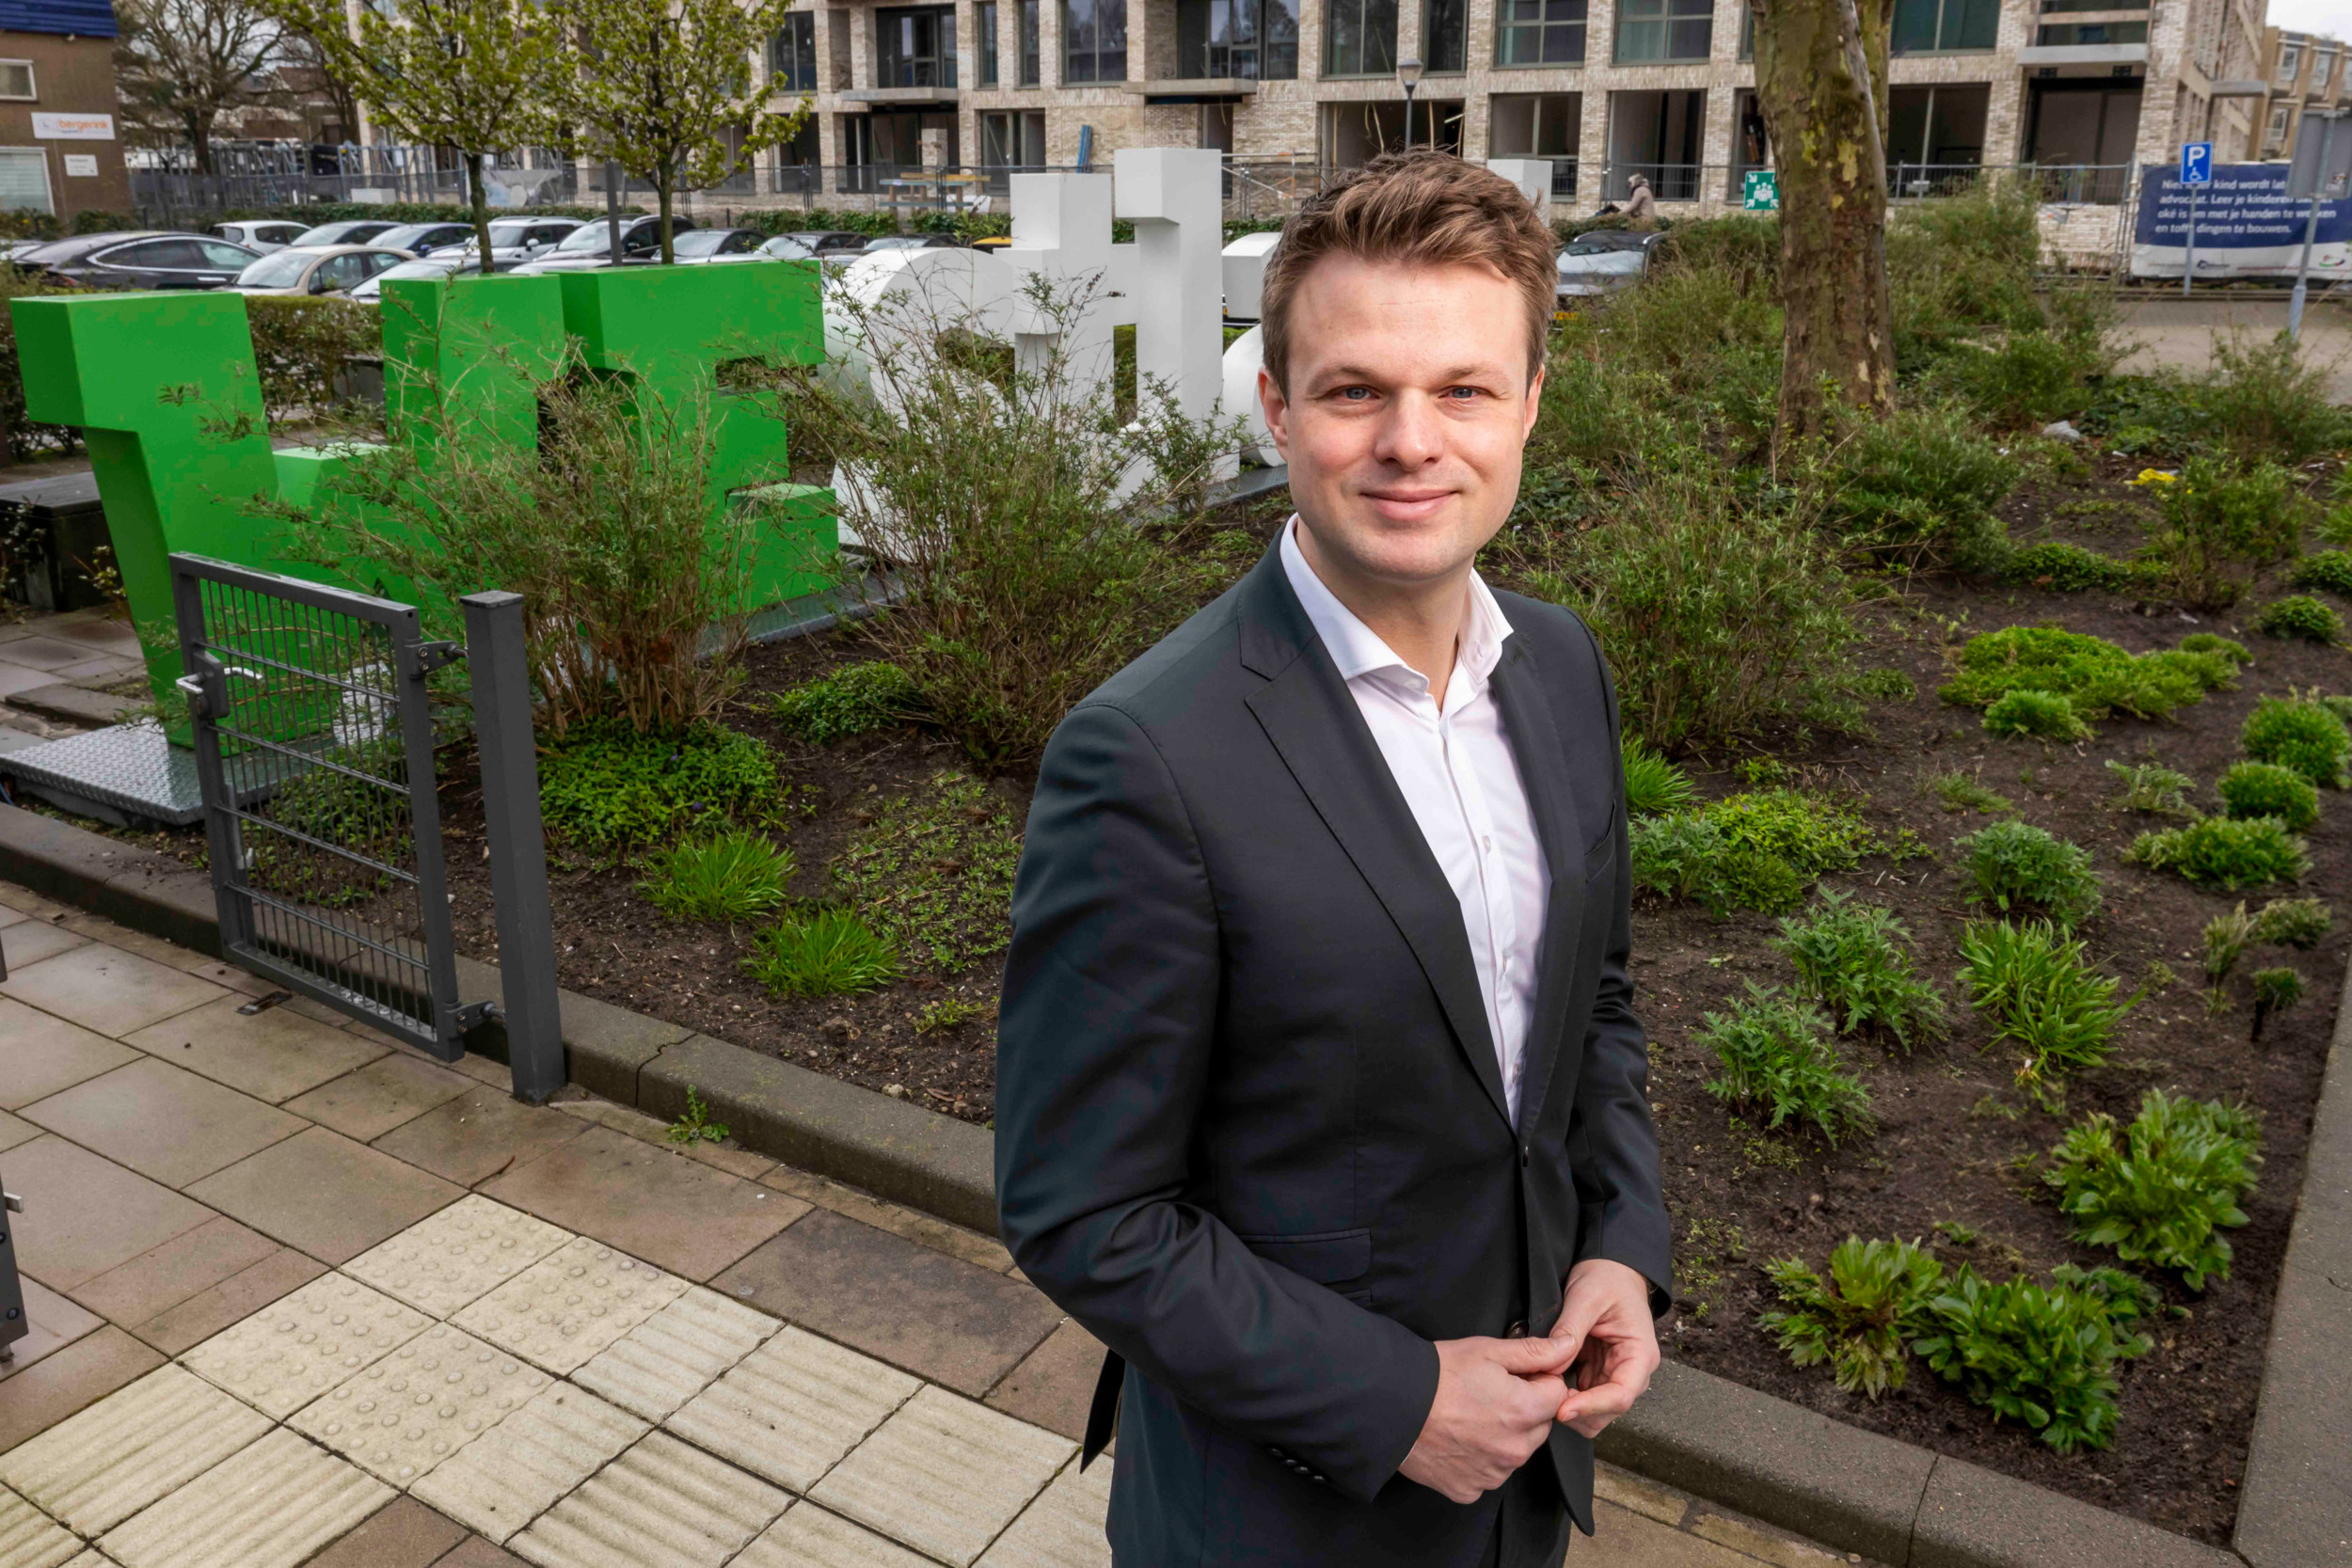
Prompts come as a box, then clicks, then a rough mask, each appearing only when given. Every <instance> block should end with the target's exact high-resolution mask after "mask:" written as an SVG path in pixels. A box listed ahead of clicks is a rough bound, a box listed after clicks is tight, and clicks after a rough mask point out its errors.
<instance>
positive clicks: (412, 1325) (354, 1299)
mask: <svg viewBox="0 0 2352 1568" xmlns="http://www.w3.org/2000/svg"><path fill="white" fill-rule="evenodd" d="M431 1326H433V1320H432V1319H430V1318H428V1317H426V1316H425V1315H424V1314H423V1313H421V1312H420V1311H418V1310H417V1309H416V1308H415V1307H409V1306H406V1305H405V1304H403V1303H401V1302H397V1301H394V1300H393V1299H392V1298H391V1297H389V1296H388V1295H385V1294H384V1293H383V1292H381V1291H373V1290H371V1289H369V1288H368V1287H367V1286H365V1285H362V1284H360V1283H359V1282H358V1280H356V1279H347V1278H345V1277H343V1276H342V1275H339V1274H329V1275H321V1276H320V1277H319V1278H317V1279H314V1280H312V1281H311V1282H310V1284H308V1285H305V1286H303V1287H302V1288H301V1289H300V1290H298V1291H294V1292H292V1293H291V1294H289V1295H286V1296H282V1297H280V1298H279V1299H278V1301H277V1302H276V1303H274V1304H273V1305H271V1306H270V1307H267V1308H265V1309H264V1310H262V1311H260V1312H256V1313H254V1314H253V1315H252V1316H251V1317H249V1318H247V1319H246V1320H245V1321H244V1322H243V1323H237V1324H235V1325H234V1326H232V1327H230V1328H227V1329H224V1330H222V1331H221V1332H220V1333H218V1334H216V1335H215V1336H213V1338H209V1339H207V1340H205V1341H204V1342H203V1343H202V1344H200V1345H198V1346H197V1347H196V1348H195V1349H193V1350H191V1351H189V1352H187V1353H186V1354H184V1355H183V1356H181V1357H180V1363H181V1365H183V1366H184V1367H186V1368H187V1369H188V1370H190V1371H192V1372H194V1373H196V1374H197V1375H198V1376H199V1377H201V1378H203V1379H204V1380H205V1381H206V1382H208V1383H211V1384H214V1385H215V1386H218V1387H220V1388H222V1389H225V1390H227V1391H228V1392H229V1393H231V1394H234V1395H235V1396H236V1397H237V1398H238V1399H241V1400H243V1401H245V1402H246V1403H247V1404H249V1405H252V1406H253V1407H254V1408H255V1409H257V1410H262V1411H264V1412H266V1413H268V1414H269V1415H271V1416H273V1417H276V1418H278V1419H279V1420H283V1419H285V1418H287V1417H289V1416H291V1415H293V1414H294V1412H295V1411H296V1410H299V1409H301V1408H302V1407H303V1406H304V1405H306V1404H308V1403H310V1402H311V1401H313V1400H316V1399H318V1398H319V1397H321V1396H322V1395H324V1394H326V1393H327V1392H328V1391H329V1390H330V1389H333V1388H335V1387H337V1386H341V1385H342V1384H344V1383H346V1382H348V1381H350V1380H351V1379H352V1378H354V1377H356V1376H357V1375H358V1373H359V1372H360V1371H361V1370H364V1369H366V1368H367V1367H370V1366H372V1365H373V1364H374V1363H375V1362H377V1361H380V1360H382V1359H383V1358H384V1357H386V1356H388V1355H389V1354H392V1352H394V1351H395V1350H397V1349H399V1348H400V1347H401V1346H403V1345H405V1344H406V1343H408V1341H410V1340H411V1339H414V1338H416V1337H417V1336H418V1335H420V1334H422V1333H423V1332H424V1331H425V1330H426V1329H427V1328H429V1327H431Z"/></svg>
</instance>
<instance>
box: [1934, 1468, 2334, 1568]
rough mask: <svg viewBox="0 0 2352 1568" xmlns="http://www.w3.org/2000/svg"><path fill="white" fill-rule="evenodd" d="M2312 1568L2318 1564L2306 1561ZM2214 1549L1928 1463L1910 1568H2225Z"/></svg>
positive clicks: (1991, 1476)
mask: <svg viewBox="0 0 2352 1568" xmlns="http://www.w3.org/2000/svg"><path fill="white" fill-rule="evenodd" d="M2237 1561H2238V1559H2236V1558H2235V1557H2233V1556H2232V1555H2231V1554H2230V1553H2228V1552H2225V1551H2222V1550H2221V1549H2220V1548H2218V1547H2216V1546H2208V1545H2205V1544H2203V1543H2201V1542H2197V1541H2191V1540H2189V1539H2188V1538H2187V1537H2186V1536H2183V1535H2175V1534H2173V1533H2172V1532H2171V1531H2169V1530H2164V1529H2158V1528H2156V1527H2155V1526H2153V1525H2149V1524H2143V1523H2141V1522H2140V1521H2139V1520H2137V1519H2132V1518H2127V1517H2125V1516H2124V1515H2122V1514H2120V1513H2114V1512H2113V1511H2111V1510H2108V1509H2104V1508H2098V1507H2094V1506H2093V1505H2091V1504H2090V1503H2086V1502H2078V1501H2076V1500H2075V1499H2074V1498H2073V1497H2066V1496H2063V1495H2062V1494H2059V1493H2055V1492H2051V1491H2049V1490H2047V1489H2046V1488H2044V1487H2040V1486H2036V1485H2034V1484H2033V1483H2032V1482H2031V1481H2019V1480H2017V1479H2016V1478H2015V1477H2012V1476H2005V1475H2001V1474H1999V1473H1997V1472H1995V1471H1993V1470H1987V1469H1985V1468H1983V1467H1982V1466H1980V1465H1971V1464H1968V1463H1967V1462H1966V1461H1964V1460H1959V1459H1953V1458H1951V1457H1949V1456H1948V1455H1946V1454H1937V1455H1936V1456H1935V1468H1934V1469H1933V1471H1931V1473H1930V1474H1929V1476H1928V1486H1927V1496H1926V1497H1923V1498H1922V1499H1921V1500H1920V1504H1919V1516H1918V1520H1917V1522H1916V1523H1915V1525H1914V1527H1913V1528H1912V1533H1911V1556H1910V1558H1909V1559H1908V1563H1909V1568H1984V1565H1985V1564H1987V1563H1999V1564H2001V1565H2002V1568H2112V1565H2113V1564H2116V1563H2130V1564H2131V1565H2132V1568H2231V1565H2233V1564H2234V1563H2236V1562H2237ZM2309 1561H2311V1562H2312V1563H2313V1564H2314V1565H2315V1564H2316V1563H2318V1562H2322V1561H2325V1559H2311V1560H2309Z"/></svg>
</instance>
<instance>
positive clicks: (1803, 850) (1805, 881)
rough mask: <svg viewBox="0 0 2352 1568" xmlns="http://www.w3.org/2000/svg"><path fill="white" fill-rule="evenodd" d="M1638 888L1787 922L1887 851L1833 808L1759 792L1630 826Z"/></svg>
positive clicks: (1801, 797) (1796, 794)
mask: <svg viewBox="0 0 2352 1568" xmlns="http://www.w3.org/2000/svg"><path fill="white" fill-rule="evenodd" d="M1629 834H1630V839H1631V853H1632V861H1633V884H1634V886H1636V887H1638V888H1641V889H1644V890H1645V891H1647V892H1651V893H1657V894H1661V895H1665V896H1666V897H1669V898H1687V899H1692V900H1694V901H1696V902H1698V903H1702V904H1705V905H1706V906H1707V907H1708V909H1709V910H1710V911H1713V912H1714V913H1716V914H1717V915H1719V916H1720V915H1722V914H1724V912H1726V911H1730V910H1733V909H1750V910H1759V911H1763V912H1764V913H1766V914H1785V913H1787V912H1788V911H1791V910H1794V909H1795V908H1796V907H1797V905H1798V904H1799V903H1800V902H1801V901H1803V899H1804V890H1805V888H1806V887H1807V886H1808V885H1809V884H1810V883H1811V882H1812V881H1813V879H1815V878H1817V877H1820V876H1822V875H1823V874H1825V873H1827V872H1832V871H1845V870H1850V869H1851V868H1852V867H1853V866H1854V865H1855V864H1857V863H1859V862H1860V861H1861V859H1862V857H1863V856H1864V855H1866V854H1869V853H1873V852H1875V851H1877V850H1880V849H1882V848H1883V847H1884V846H1883V845H1882V844H1881V842H1880V840H1879V838H1878V835H1877V834H1875V833H1873V832H1871V831H1870V829H1869V827H1868V825H1867V824H1866V823H1865V822H1863V820H1862V819H1861V818H1860V817H1858V816H1854V815H1853V813H1851V811H1848V810H1846V809H1845V808H1844V807H1842V806H1839V805H1837V804H1836V803H1835V802H1833V801H1828V800H1821V799H1820V798H1818V797H1815V796H1810V795H1806V794H1804V793H1803V792H1802V791H1799V790H1794V789H1786V788H1781V789H1766V790H1752V791H1747V792H1743V793H1741V794H1738V795H1730V796H1726V797H1724V799H1723V800H1717V801H1715V802H1714V803H1713V804H1711V805H1708V806H1706V807H1704V808H1698V809H1686V810H1683V811H1678V812H1671V813H1667V814H1665V815H1663V816H1650V817H1637V818H1635V819H1634V820H1633V821H1632V822H1631V823H1630V824H1629Z"/></svg>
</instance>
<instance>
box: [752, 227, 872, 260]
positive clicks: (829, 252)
mask: <svg viewBox="0 0 2352 1568" xmlns="http://www.w3.org/2000/svg"><path fill="white" fill-rule="evenodd" d="M868 238H869V236H867V235H865V234H852V233H850V231H849V230H846V229H795V230H792V231H791V232H790V233H788V234H779V235H777V236H776V238H775V239H774V240H771V241H769V242H768V243H769V244H770V245H774V244H775V243H776V242H777V241H778V240H790V241H792V242H794V243H795V244H797V245H803V246H804V247H805V248H806V249H807V251H808V253H809V254H810V255H812V256H814V257H816V258H817V259H818V261H848V260H849V259H850V257H852V256H859V255H863V254H864V253H865V251H866V240H867V239H868Z"/></svg>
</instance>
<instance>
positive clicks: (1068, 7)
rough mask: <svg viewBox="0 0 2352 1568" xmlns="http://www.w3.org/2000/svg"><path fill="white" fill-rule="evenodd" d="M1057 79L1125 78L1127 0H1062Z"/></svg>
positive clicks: (1091, 80)
mask: <svg viewBox="0 0 2352 1568" xmlns="http://www.w3.org/2000/svg"><path fill="white" fill-rule="evenodd" d="M1061 79H1062V80H1063V81H1064V82H1065V83H1070V82H1123V81H1125V80H1126V79H1127V0H1062V12H1061Z"/></svg>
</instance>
